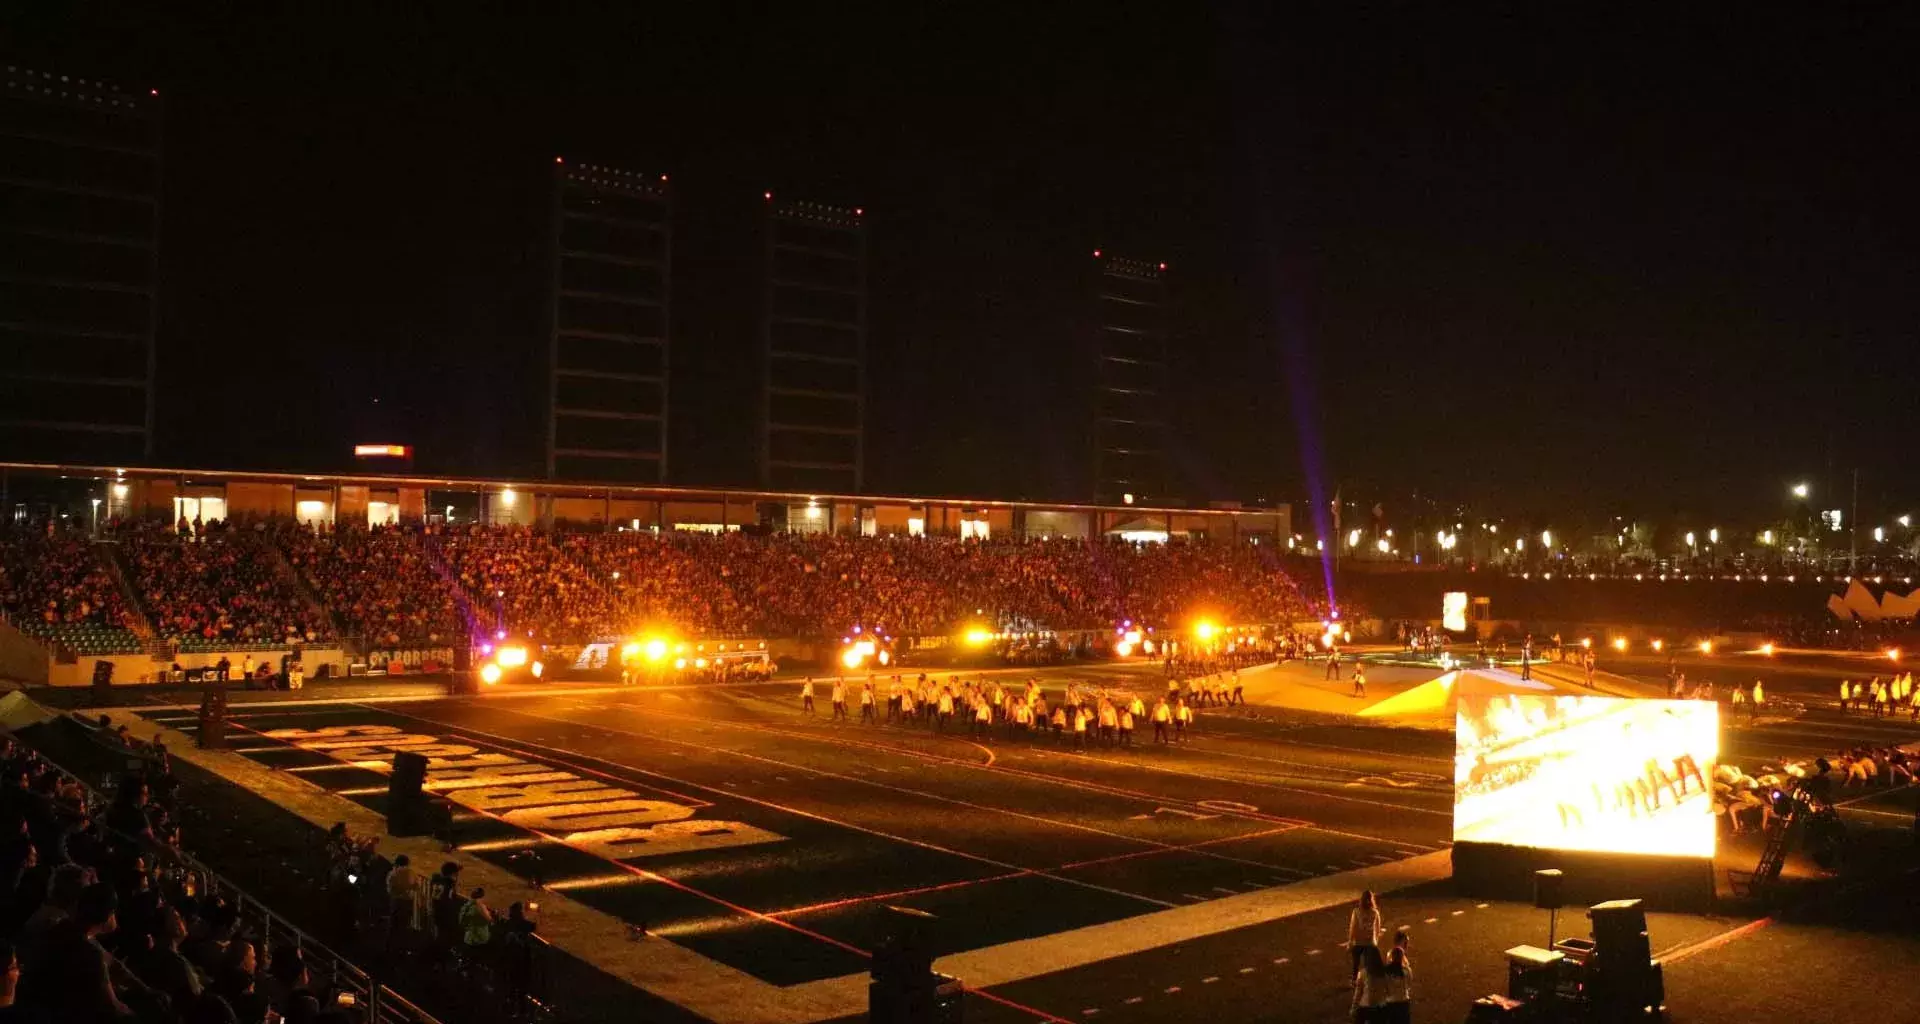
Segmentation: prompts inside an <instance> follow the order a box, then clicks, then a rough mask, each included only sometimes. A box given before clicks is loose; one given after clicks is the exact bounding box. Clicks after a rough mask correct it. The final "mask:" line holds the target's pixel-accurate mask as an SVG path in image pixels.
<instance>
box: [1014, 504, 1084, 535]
mask: <svg viewBox="0 0 1920 1024" xmlns="http://www.w3.org/2000/svg"><path fill="white" fill-rule="evenodd" d="M1024 518H1025V520H1026V522H1025V523H1024V524H1023V526H1022V529H1021V531H1020V533H1021V536H1022V537H1025V538H1027V539H1030V540H1036V539H1039V538H1041V537H1067V538H1072V539H1075V540H1085V539H1086V538H1088V537H1090V536H1092V535H1093V516H1091V515H1090V514H1088V513H1086V512H1060V511H1055V510H1052V509H1035V510H1033V511H1031V512H1028V513H1027V514H1026V516H1025V517H1024Z"/></svg>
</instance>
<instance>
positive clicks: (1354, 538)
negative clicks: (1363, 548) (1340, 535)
mask: <svg viewBox="0 0 1920 1024" xmlns="http://www.w3.org/2000/svg"><path fill="white" fill-rule="evenodd" d="M1347 546H1348V547H1350V548H1352V547H1359V546H1360V531H1359V530H1348V531H1347Z"/></svg>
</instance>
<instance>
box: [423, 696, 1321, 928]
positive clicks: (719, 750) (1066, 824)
mask: <svg viewBox="0 0 1920 1024" xmlns="http://www.w3.org/2000/svg"><path fill="white" fill-rule="evenodd" d="M502 710H504V711H507V712H508V713H509V714H514V715H520V716H522V717H525V718H535V719H546V720H549V721H568V720H567V719H555V718H552V717H551V716H548V715H542V714H536V713H534V712H531V711H521V710H518V709H512V708H503V709H502ZM393 713H394V714H400V712H393ZM442 724H444V723H442ZM568 724H587V723H573V722H570V721H568ZM591 727H592V728H596V729H599V730H601V731H602V732H608V733H613V734H615V735H621V736H641V737H643V738H652V739H655V740H656V741H657V742H660V743H668V744H678V745H680V746H684V747H691V748H693V749H695V750H702V751H706V752H708V753H713V754H722V755H726V756H730V757H738V758H744V759H746V760H749V761H759V762H763V763H765V764H772V765H779V766H780V767H783V768H788V769H792V770H795V771H803V772H807V773H809V774H813V775H818V776H820V777H822V778H829V779H839V780H841V781H843V782H852V783H855V784H857V785H863V786H871V787H874V788H876V789H886V790H892V791H893V792H896V793H905V794H908V795H910V796H917V797H920V798H921V799H924V800H932V801H935V802H937V803H947V804H954V805H956V806H960V807H966V808H969V809H972V810H979V811H986V812H988V813H990V814H1001V815H1006V816H1008V817H1013V818H1020V819H1024V820H1028V821H1037V822H1040V823H1042V824H1046V825H1050V826H1052V827H1055V828H1068V829H1076V830H1078V831H1082V832H1091V833H1093V834H1094V835H1101V836H1107V837H1108V838H1112V839H1120V840H1123V841H1126V842H1132V843H1141V844H1144V845H1147V846H1151V847H1157V848H1161V849H1166V848H1169V847H1170V846H1171V845H1172V844H1170V843H1163V842H1160V841H1158V840H1154V839H1143V838H1139V837H1136V836H1128V835H1124V834H1122V833H1119V832H1114V831H1111V830H1108V829H1103V828H1097V827H1095V826H1092V825H1082V824H1080V823H1079V822H1074V821H1062V820H1060V819H1058V818H1049V817H1047V816H1045V815H1040V814H1028V813H1025V812H1023V811H1016V810H1013V809H1011V808H1006V807H996V806H993V805H992V804H980V803H974V802H972V801H970V800H962V799H960V798H959V797H951V796H945V795H942V794H939V793H932V792H928V791H926V790H919V789H913V788H911V787H909V786H897V785H893V784H891V783H886V782H876V781H874V780H873V779H865V778H860V777H859V776H855V775H846V774H842V773H840V772H835V771H831V770H829V769H826V768H814V767H812V766H810V765H805V764H795V763H791V762H787V761H781V760H777V759H775V758H771V757H764V756H762V755H759V754H750V753H748V752H746V751H744V750H733V749H730V748H727V747H709V746H704V745H702V744H699V743H690V742H688V741H686V740H677V739H671V738H668V737H664V736H661V737H653V736H650V735H649V734H645V733H636V732H632V731H630V730H626V729H615V728H613V727H611V726H605V725H598V724H593V725H592V726H591ZM461 728H464V727H461ZM475 731H478V730H475ZM763 731H765V732H769V733H772V734H773V735H783V734H782V733H780V732H778V731H776V730H763ZM482 735H486V734H485V733H482ZM784 735H790V734H784ZM513 742H526V741H524V740H517V741H513ZM865 745H868V746H871V745H872V744H865ZM939 760H942V761H945V762H946V763H949V764H957V765H964V766H967V767H971V768H984V767H985V766H983V765H981V764H979V763H977V762H973V761H960V760H956V759H952V758H941V759H939ZM874 767H879V766H874ZM879 770H880V771H886V769H885V768H879ZM1056 781H1057V780H1056ZM729 795H732V794H729ZM1254 820H1267V821H1274V822H1278V823H1280V824H1283V825H1286V826H1288V827H1290V828H1291V827H1313V826H1311V825H1310V824H1307V823H1303V822H1300V821H1297V820H1294V819H1290V818H1289V819H1282V818H1278V817H1269V818H1266V819H1258V818H1256V819H1254ZM1236 838H1241V837H1236ZM1195 852H1196V853H1198V855H1199V856H1202V857H1211V858H1214V859H1216V860H1224V861H1231V862H1233V863H1236V864H1251V865H1254V866H1256V867H1261V868H1271V867H1272V866H1271V865H1268V864H1265V863H1262V862H1260V861H1254V860H1246V859H1243V858H1240V857H1230V856H1228V855H1226V854H1223V853H1213V852H1210V851H1205V850H1197V851H1195ZM1076 884H1081V885H1091V883H1084V882H1080V883H1076ZM1108 891H1109V892H1119V890H1108ZM1121 895H1128V896H1134V897H1135V898H1137V899H1147V898H1146V897H1143V896H1139V895H1138V894H1135V893H1121ZM1147 901H1148V902H1159V901H1157V900H1147ZM1161 905H1162V906H1172V905H1173V904H1170V903H1163V904H1161Z"/></svg>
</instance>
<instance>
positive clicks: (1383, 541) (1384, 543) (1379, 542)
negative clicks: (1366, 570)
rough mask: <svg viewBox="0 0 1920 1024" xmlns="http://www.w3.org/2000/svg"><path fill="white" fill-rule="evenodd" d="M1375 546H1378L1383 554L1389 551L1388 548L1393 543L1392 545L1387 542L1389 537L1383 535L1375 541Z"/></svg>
mask: <svg viewBox="0 0 1920 1024" xmlns="http://www.w3.org/2000/svg"><path fill="white" fill-rule="evenodd" d="M1373 546H1374V547H1375V548H1377V549H1379V551H1380V553H1381V554H1383V555H1384V554H1386V553H1387V550H1388V549H1389V548H1390V547H1392V545H1390V544H1388V543H1387V538H1385V537H1382V538H1380V539H1379V540H1377V541H1375V542H1374V544H1373Z"/></svg>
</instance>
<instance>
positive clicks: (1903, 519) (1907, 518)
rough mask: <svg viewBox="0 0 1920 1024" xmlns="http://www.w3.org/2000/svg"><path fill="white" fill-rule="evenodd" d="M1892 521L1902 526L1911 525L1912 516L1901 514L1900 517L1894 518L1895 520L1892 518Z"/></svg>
mask: <svg viewBox="0 0 1920 1024" xmlns="http://www.w3.org/2000/svg"><path fill="white" fill-rule="evenodd" d="M1894 522H1896V523H1899V524H1900V525H1901V526H1903V527H1904V526H1912V525H1913V517H1912V516H1901V517H1900V518H1898V519H1895V520H1894Z"/></svg>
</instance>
